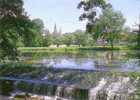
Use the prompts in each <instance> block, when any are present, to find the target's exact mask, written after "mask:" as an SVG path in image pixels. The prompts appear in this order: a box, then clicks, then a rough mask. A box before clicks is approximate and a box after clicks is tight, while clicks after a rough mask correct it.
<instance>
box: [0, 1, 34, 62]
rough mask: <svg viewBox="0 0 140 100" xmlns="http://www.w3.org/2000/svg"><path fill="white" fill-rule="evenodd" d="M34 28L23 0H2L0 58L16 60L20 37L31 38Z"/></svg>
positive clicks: (0, 4)
mask: <svg viewBox="0 0 140 100" xmlns="http://www.w3.org/2000/svg"><path fill="white" fill-rule="evenodd" d="M32 28H33V24H32V22H31V20H30V19H29V18H28V16H27V14H26V12H25V11H24V8H23V1H22V0H0V58H1V59H11V60H15V59H16V58H17V55H18V51H17V47H16V42H17V41H18V38H20V37H23V40H25V39H26V40H31V37H32V35H33V34H32V33H33V30H32ZM27 38H28V39H27Z"/></svg>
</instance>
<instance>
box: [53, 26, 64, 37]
mask: <svg viewBox="0 0 140 100" xmlns="http://www.w3.org/2000/svg"><path fill="white" fill-rule="evenodd" d="M61 35H62V30H61V28H60V29H59V31H58V30H57V25H56V24H55V25H54V30H53V36H55V37H59V36H61Z"/></svg>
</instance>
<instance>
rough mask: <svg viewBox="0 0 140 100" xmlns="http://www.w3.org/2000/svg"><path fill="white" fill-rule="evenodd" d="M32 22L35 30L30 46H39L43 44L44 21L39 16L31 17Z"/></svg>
mask: <svg viewBox="0 0 140 100" xmlns="http://www.w3.org/2000/svg"><path fill="white" fill-rule="evenodd" d="M32 22H33V23H34V26H35V30H36V31H35V33H34V34H35V37H34V42H33V43H32V45H31V46H36V47H41V46H43V33H44V22H43V20H41V19H39V18H37V19H33V20H32Z"/></svg>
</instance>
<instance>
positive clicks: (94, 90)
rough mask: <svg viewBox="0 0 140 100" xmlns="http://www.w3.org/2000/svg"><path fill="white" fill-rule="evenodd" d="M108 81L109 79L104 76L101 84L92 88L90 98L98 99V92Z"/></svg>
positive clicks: (90, 99)
mask: <svg viewBox="0 0 140 100" xmlns="http://www.w3.org/2000/svg"><path fill="white" fill-rule="evenodd" d="M106 83H107V81H106V80H105V79H104V78H102V79H101V80H100V81H99V84H98V85H97V86H96V87H95V88H93V89H91V90H90V93H89V100H96V96H97V94H98V92H99V91H100V90H102V89H103V87H104V86H105V84H106Z"/></svg>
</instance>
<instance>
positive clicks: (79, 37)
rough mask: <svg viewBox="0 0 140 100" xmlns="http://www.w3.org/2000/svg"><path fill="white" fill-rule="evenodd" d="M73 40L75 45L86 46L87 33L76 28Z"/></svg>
mask: <svg viewBox="0 0 140 100" xmlns="http://www.w3.org/2000/svg"><path fill="white" fill-rule="evenodd" d="M73 34H74V42H75V44H76V45H79V47H80V46H81V45H82V46H86V45H87V43H88V34H86V33H85V32H83V31H81V30H77V31H75V32H74V33H73Z"/></svg>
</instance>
